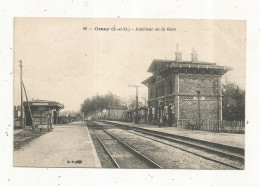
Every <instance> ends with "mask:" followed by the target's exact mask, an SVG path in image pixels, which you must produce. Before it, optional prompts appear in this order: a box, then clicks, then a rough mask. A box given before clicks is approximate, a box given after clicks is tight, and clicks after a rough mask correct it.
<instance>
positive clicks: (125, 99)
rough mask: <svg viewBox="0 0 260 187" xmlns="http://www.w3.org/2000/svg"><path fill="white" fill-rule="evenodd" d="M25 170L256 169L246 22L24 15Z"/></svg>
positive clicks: (17, 125) (19, 26)
mask: <svg viewBox="0 0 260 187" xmlns="http://www.w3.org/2000/svg"><path fill="white" fill-rule="evenodd" d="M13 69H14V75H13V76H14V80H13V84H14V93H13V99H14V102H13V105H14V106H13V114H14V115H13V124H14V126H13V128H14V130H13V166H14V167H34V168H42V167H44V168H53V167H54V168H78V167H80V168H121V169H193V170H244V169H245V167H246V164H245V148H246V146H245V135H246V127H247V122H246V120H245V96H246V93H247V92H246V21H245V20H218V19H173V18H171V19H169V18H168V19H166V18H164V19H159V18H149V19H145V18H131V19H130V18H120V19H119V18H51V17H50V18H37V17H15V18H14V62H13Z"/></svg>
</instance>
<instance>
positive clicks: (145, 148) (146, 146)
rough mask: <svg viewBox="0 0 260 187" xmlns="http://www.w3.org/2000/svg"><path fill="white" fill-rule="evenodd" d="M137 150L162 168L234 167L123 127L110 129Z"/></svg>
mask: <svg viewBox="0 0 260 187" xmlns="http://www.w3.org/2000/svg"><path fill="white" fill-rule="evenodd" d="M108 132H110V133H111V134H113V135H115V136H116V137H118V138H119V139H121V140H122V141H124V142H127V144H129V145H130V146H132V147H133V148H134V149H136V150H137V151H139V152H141V153H142V154H144V155H146V156H147V157H149V158H150V159H152V160H154V161H155V162H156V163H158V164H159V165H160V166H161V167H162V168H174V169H232V168H230V167H227V166H224V165H222V164H218V163H215V162H212V161H209V160H206V159H204V158H201V157H198V156H196V155H193V154H191V153H187V152H185V151H182V150H180V149H178V148H174V147H170V146H168V145H164V144H162V143H159V142H155V141H153V140H150V139H147V138H144V137H141V136H138V135H134V134H132V133H130V132H127V131H125V130H121V129H110V130H108Z"/></svg>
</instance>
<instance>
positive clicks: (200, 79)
mask: <svg viewBox="0 0 260 187" xmlns="http://www.w3.org/2000/svg"><path fill="white" fill-rule="evenodd" d="M231 69H232V68H230V67H225V66H218V65H216V64H215V63H208V62H201V61H198V54H197V53H196V51H194V50H193V52H192V53H191V61H183V60H182V53H181V52H178V50H177V52H176V53H175V60H157V59H154V60H153V62H152V64H151V65H150V67H149V69H148V72H151V73H152V74H153V75H152V76H151V77H149V78H147V79H146V80H144V81H143V82H142V84H144V85H146V86H147V87H148V122H149V123H159V122H162V121H164V123H165V124H167V125H170V126H172V125H173V126H177V125H178V122H179V121H180V120H187V119H194V120H197V119H199V120H202V119H203V120H204V119H207V120H222V90H221V77H222V75H224V74H225V73H226V72H228V71H229V70H231Z"/></svg>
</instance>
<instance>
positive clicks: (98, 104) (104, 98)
mask: <svg viewBox="0 0 260 187" xmlns="http://www.w3.org/2000/svg"><path fill="white" fill-rule="evenodd" d="M121 103H122V102H121V99H120V98H119V97H118V96H117V95H114V94H113V93H111V92H109V93H107V94H106V95H96V96H93V97H92V98H87V99H85V100H84V103H83V104H81V109H80V110H81V112H84V114H85V115H90V114H93V113H95V112H96V111H100V112H101V113H102V111H103V110H104V109H106V108H108V107H109V106H121Z"/></svg>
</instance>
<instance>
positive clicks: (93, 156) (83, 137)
mask: <svg viewBox="0 0 260 187" xmlns="http://www.w3.org/2000/svg"><path fill="white" fill-rule="evenodd" d="M14 166H30V167H101V164H100V162H99V159H98V156H97V153H96V150H95V147H94V145H93V142H92V139H91V137H90V134H89V131H88V128H87V126H86V124H85V123H83V122H74V123H70V124H67V125H62V126H55V127H54V129H53V130H52V132H49V133H47V134H44V135H42V136H41V137H39V138H37V139H35V140H33V141H32V142H31V143H30V144H28V145H26V146H25V147H23V148H22V149H20V150H18V151H14Z"/></svg>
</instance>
